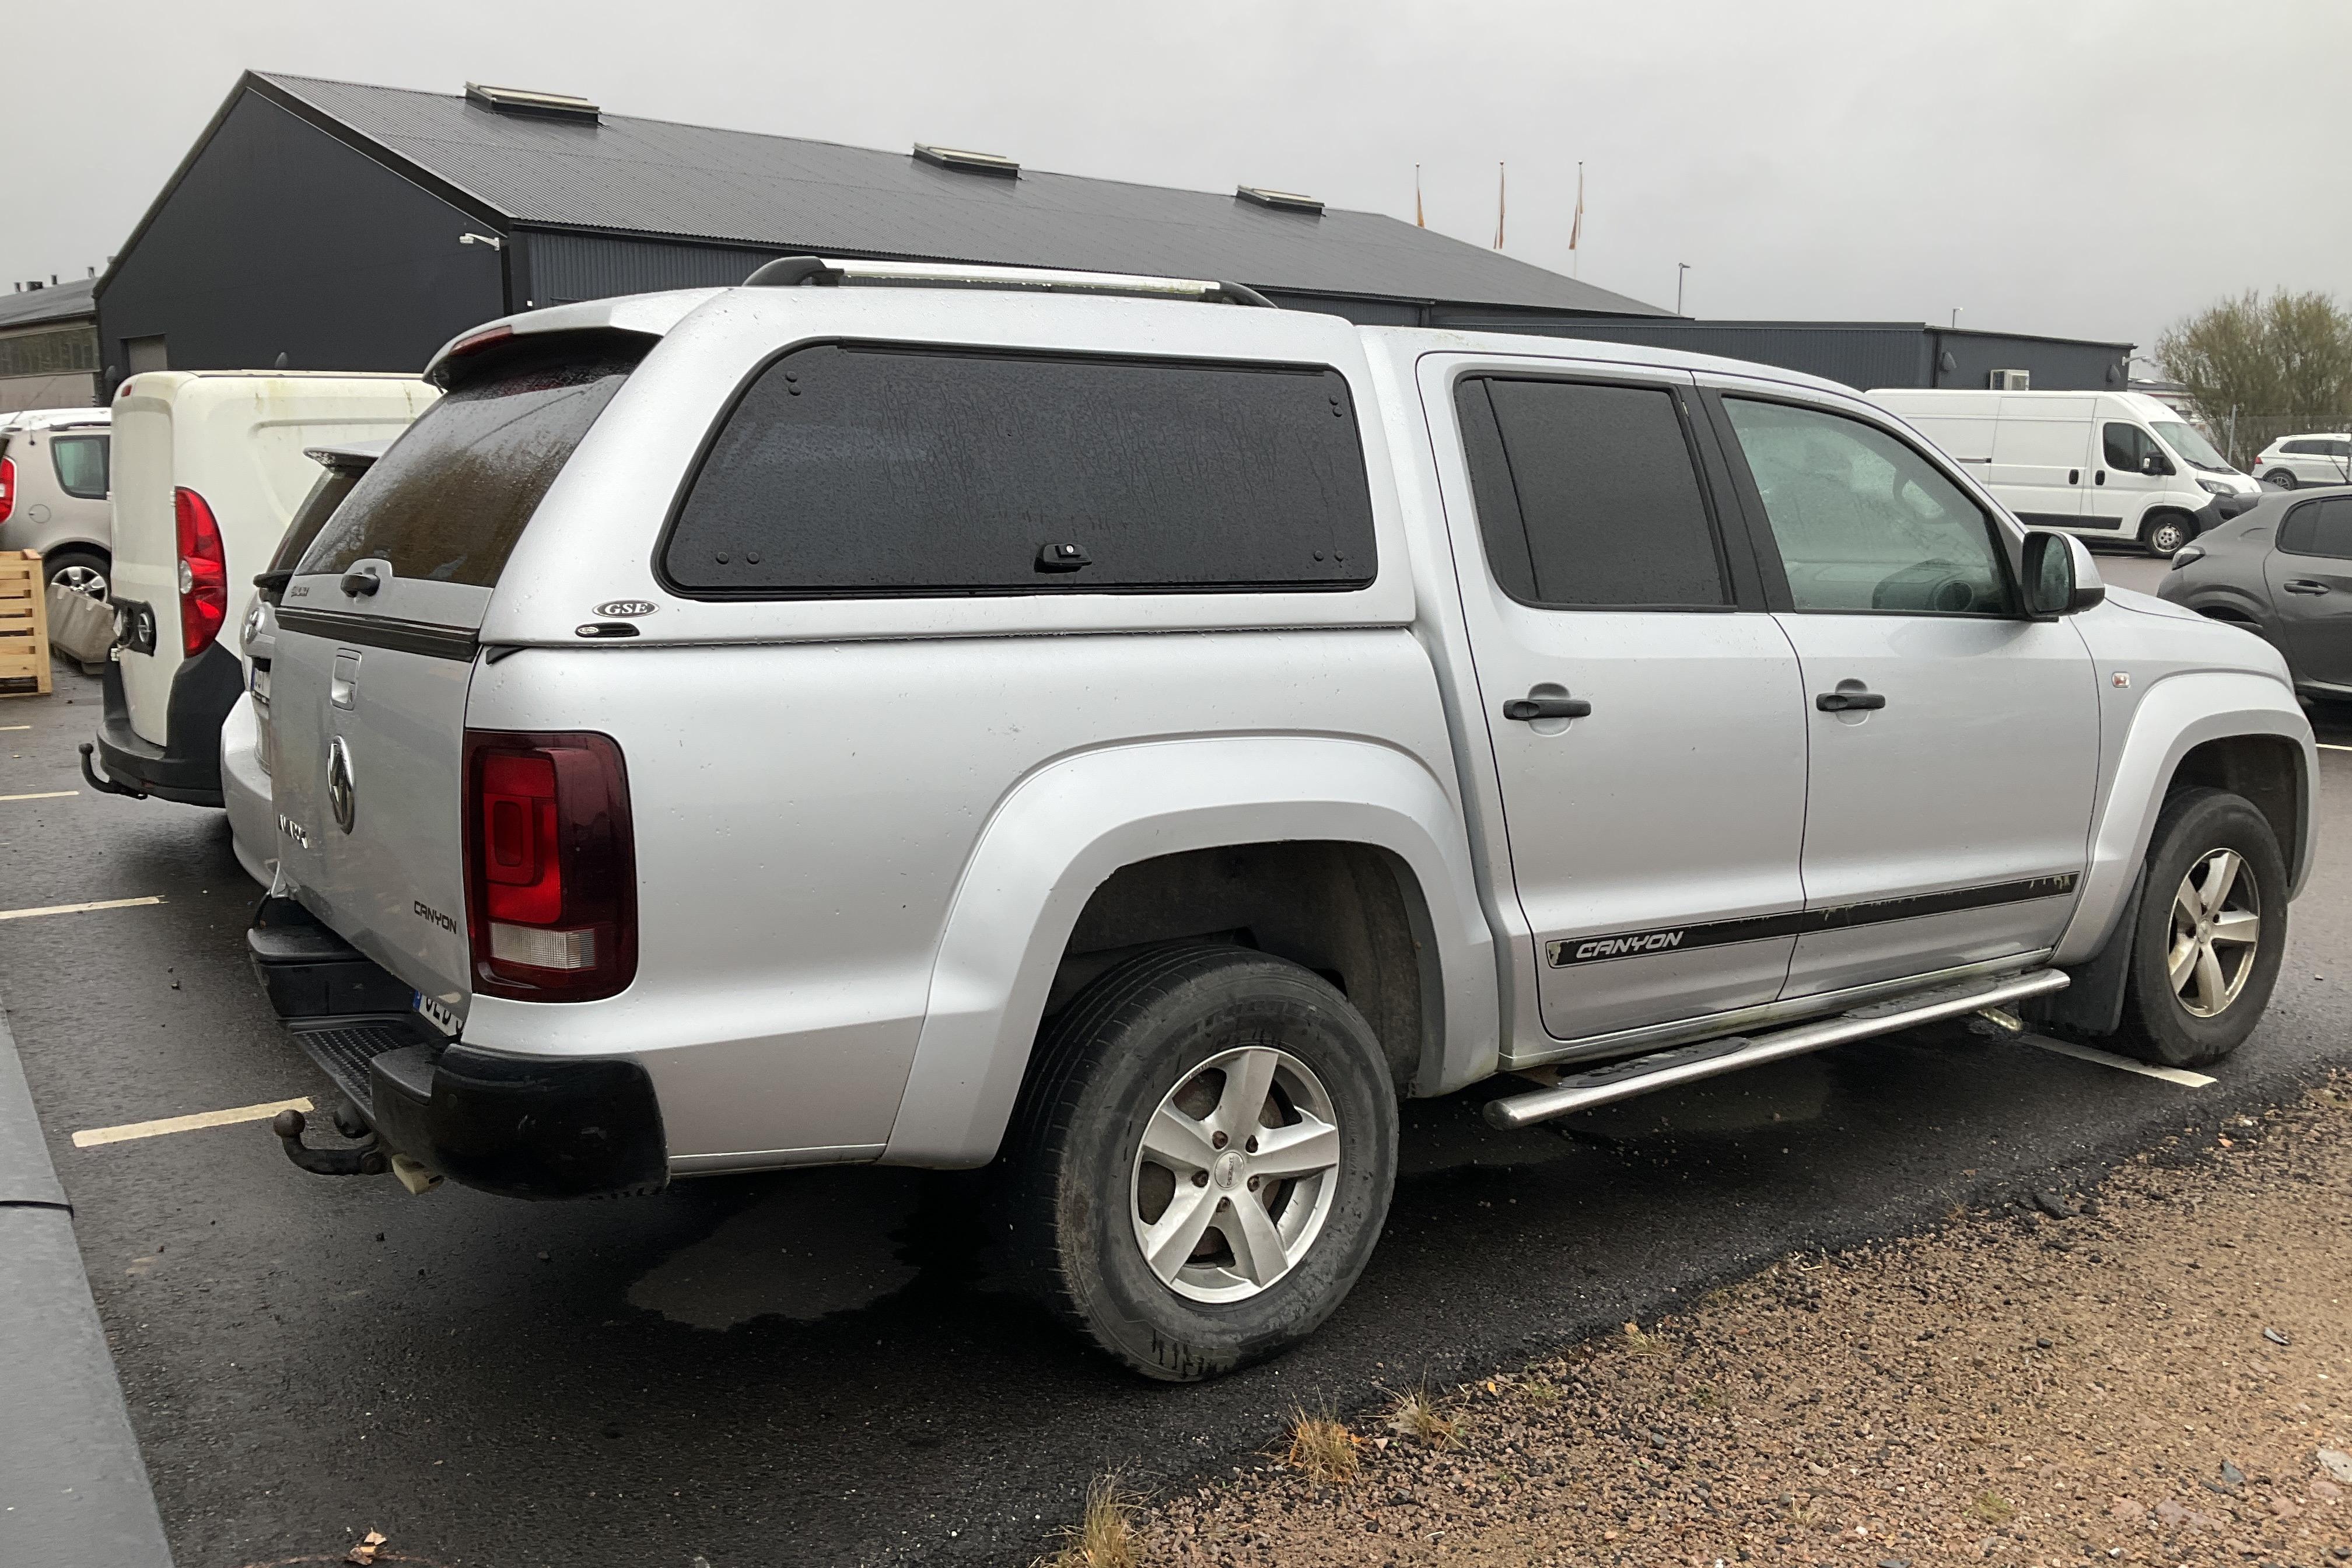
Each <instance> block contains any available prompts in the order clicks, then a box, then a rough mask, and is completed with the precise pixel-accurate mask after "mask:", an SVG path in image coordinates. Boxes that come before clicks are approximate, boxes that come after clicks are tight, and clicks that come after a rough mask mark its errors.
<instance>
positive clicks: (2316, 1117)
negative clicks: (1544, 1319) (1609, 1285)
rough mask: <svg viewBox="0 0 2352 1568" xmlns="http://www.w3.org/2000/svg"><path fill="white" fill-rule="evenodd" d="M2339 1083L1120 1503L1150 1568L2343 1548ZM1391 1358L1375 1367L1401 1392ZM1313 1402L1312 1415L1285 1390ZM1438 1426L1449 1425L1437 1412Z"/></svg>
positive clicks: (2345, 1320)
mask: <svg viewBox="0 0 2352 1568" xmlns="http://www.w3.org/2000/svg"><path fill="white" fill-rule="evenodd" d="M2347 1302H2352V1079H2342V1078H2339V1079H2337V1080H2336V1083H2335V1086H2334V1087H2333V1088H2331V1089H2322V1090H2318V1091H2316V1092H2315V1093H2314V1094H2313V1095H2311V1096H2310V1097H2309V1098H2307V1099H2305V1100H2300V1101H2298V1102H2296V1103H2294V1104H2292V1105H2289V1106H2285V1107H2283V1108H2280V1109H2276V1110H2271V1111H2269V1112H2267V1113H2265V1114H2264V1116H2263V1118H2262V1119H2261V1120H2259V1121H2256V1120H2253V1119H2251V1118H2241V1119H2238V1120H2237V1121H2236V1122H2235V1124H2234V1125H2232V1126H2231V1127H2230V1128H2228V1129H2226V1130H2225V1132H2224V1135H2223V1136H2221V1138H2220V1139H2219V1140H2218V1146H2216V1145H2210V1144H2209V1145H2205V1146H2201V1147H2197V1148H2193V1149H2192V1148H2189V1147H2185V1146H2180V1145H2170V1146H2167V1147H2164V1148H2160V1149H2157V1150H2154V1151H2151V1152H2147V1153H2145V1154H2142V1155H2140V1156H2139V1157H2137V1159H2136V1160H2134V1161H2132V1162H2130V1163H2126V1165H2124V1166H2123V1167H2121V1168H2120V1169H2119V1170H2118V1171H2116V1173H2115V1174H2114V1175H2113V1176H2111V1177H2110V1178H2109V1179H2108V1180H2107V1181H2106V1183H2105V1184H2104V1185H2103V1186H2101V1187H2100V1188H2099V1189H2098V1190H2096V1191H2095V1192H2093V1193H2088V1194H2069V1193H2063V1192H2053V1191H2047V1190H2044V1191H2040V1192H2034V1193H2021V1194H2017V1196H2016V1198H2015V1199H2013V1200H2012V1201H2011V1202H2009V1203H2007V1204H2005V1205H2002V1206H2001V1207H2000V1208H1998V1209H1995V1210H1993V1211H1991V1212H1986V1211H1982V1210H1979V1211H1974V1212H1961V1211H1955V1212H1954V1213H1953V1214H1952V1215H1950V1216H1949V1219H1948V1222H1947V1223H1946V1224H1945V1225H1944V1226H1941V1227H1939V1228H1938V1229H1937V1231H1936V1232H1934V1233H1933V1234H1930V1235H1927V1236H1922V1237H1915V1238H1912V1239H1909V1240H1905V1241H1901V1242H1896V1243H1891V1244H1888V1245H1886V1246H1884V1247H1876V1248H1872V1249H1866V1250H1862V1251H1857V1252H1853V1253H1846V1254H1840V1255H1835V1256H1829V1257H1822V1256H1820V1255H1814V1256H1811V1257H1799V1258H1786V1259H1783V1260H1782V1261H1781V1262H1780V1263H1778V1264H1776V1265H1775V1266H1773V1267H1772V1268H1768V1269H1766V1270H1765V1271H1764V1272H1763V1273H1761V1274H1759V1275H1758V1276H1756V1277H1754V1278H1752V1279H1748V1280H1746V1281H1744V1282H1742V1283H1740V1284H1738V1285H1736V1286H1733V1287H1731V1288H1729V1289H1725V1290H1723V1291H1720V1292H1717V1294H1715V1295H1714V1296H1711V1297H1709V1298H1708V1299H1706V1300H1704V1301H1702V1302H1700V1303H1698V1304H1697V1305H1696V1309H1695V1310H1692V1311H1691V1312H1689V1313H1688V1314H1686V1315H1684V1316H1680V1317H1671V1318H1667V1319H1665V1320H1663V1321H1659V1322H1656V1323H1653V1324H1647V1325H1643V1326H1640V1327H1636V1326H1634V1325H1632V1324H1629V1325H1627V1326H1626V1328H1625V1330H1624V1331H1622V1333H1619V1334H1615V1335H1611V1336H1608V1337H1606V1338H1605V1339H1603V1340H1601V1341H1599V1342H1591V1343H1588V1344H1586V1345H1584V1346H1582V1347H1580V1349H1579V1350H1577V1351H1576V1352H1572V1353H1570V1355H1568V1356H1566V1357H1564V1358H1561V1359H1558V1360H1554V1361H1551V1362H1548V1363H1541V1364H1538V1365H1536V1366H1533V1367H1530V1368H1528V1369H1527V1370H1526V1371H1525V1372H1524V1373H1521V1374H1519V1375H1517V1376H1514V1377H1510V1378H1503V1379H1496V1380H1494V1381H1490V1382H1483V1383H1480V1384H1475V1385H1472V1386H1470V1387H1467V1388H1459V1389H1452V1390H1447V1391H1444V1392H1443V1393H1438V1394H1433V1400H1434V1406H1433V1409H1432V1410H1430V1411H1428V1413H1427V1414H1428V1415H1429V1416H1432V1417H1433V1418H1434V1419H1433V1420H1432V1419H1424V1420H1423V1422H1422V1423H1421V1424H1420V1425H1421V1428H1422V1432H1421V1435H1420V1436H1414V1435H1411V1434H1410V1433H1408V1432H1407V1431H1405V1430H1403V1429H1402V1427H1404V1426H1410V1425H1412V1424H1411V1423H1409V1422H1408V1423H1397V1424H1394V1425H1392V1424H1391V1417H1390V1415H1388V1414H1387V1413H1382V1412H1372V1413H1370V1414H1361V1415H1356V1416H1355V1417H1354V1418H1353V1419H1352V1421H1351V1422H1350V1424H1349V1426H1350V1428H1351V1432H1352V1434H1353V1435H1352V1436H1350V1437H1349V1438H1346V1439H1342V1440H1341V1442H1340V1444H1339V1453H1338V1458H1339V1463H1340V1464H1341V1466H1342V1468H1345V1467H1346V1466H1347V1465H1348V1464H1349V1463H1351V1462H1352V1464H1353V1466H1354V1468H1355V1469H1356V1474H1355V1475H1354V1476H1353V1477H1352V1478H1351V1479H1344V1480H1328V1479H1317V1478H1316V1477H1315V1476H1312V1475H1310V1474H1308V1473H1307V1472H1305V1471H1303V1470H1302V1469H1300V1468H1297V1467H1296V1466H1294V1465H1291V1464H1288V1463H1285V1462H1282V1461H1279V1460H1276V1459H1274V1458H1269V1459H1267V1460H1266V1461H1265V1463H1264V1464H1263V1465H1262V1466H1260V1467H1258V1468H1255V1469H1254V1470H1250V1471H1246V1472H1244V1473H1241V1474H1239V1475H1238V1476H1237V1478H1236V1479H1234V1480H1232V1481H1230V1482H1228V1483H1226V1484H1224V1485H1222V1486H1217V1487H1210V1488H1203V1489H1199V1490H1196V1491H1192V1492H1188V1493H1185V1494H1181V1495H1179V1496H1176V1497H1173V1498H1166V1499H1162V1500H1160V1501H1159V1502H1158V1503H1157V1504H1156V1505H1155V1506H1152V1507H1150V1508H1148V1509H1146V1510H1143V1511H1142V1512H1141V1513H1140V1514H1139V1516H1138V1517H1137V1518H1136V1519H1135V1521H1134V1523H1135V1527H1136V1528H1135V1535H1134V1544H1135V1547H1136V1549H1137V1550H1136V1555H1137V1557H1138V1558H1139V1560H1140V1562H1141V1563H1144V1564H1147V1565H1149V1568H1173V1565H1177V1564H1183V1565H1188V1568H1190V1565H1206V1564H1219V1565H1223V1564H1234V1565H1237V1568H1239V1565H1255V1564H1275V1563H1280V1564H1285V1565H1286V1568H1297V1565H1298V1564H1305V1563H1316V1564H1322V1563H1331V1564H1390V1563H1441V1562H1442V1563H1510V1564H1536V1563H1560V1564H1577V1565H1585V1564H1618V1563H1639V1564H1644V1565H1647V1564H1664V1563H1689V1564H1698V1565H1700V1568H1712V1565H1714V1564H1717V1563H1724V1564H1729V1563H1748V1562H1754V1563H1853V1564H1861V1565H1863V1568H1895V1565H1902V1564H1918V1565H1921V1568H1924V1565H1926V1564H1930V1563H1979V1562H1984V1561H1988V1560H1990V1561H1991V1562H1993V1563H2000V1564H2011V1563H2016V1564H2028V1563H2051V1564H2056V1563H2069V1564H2080V1563H2086V1562H2092V1561H2098V1562H2125V1563H2165V1564H2221V1563H2232V1564H2235V1563H2253V1564H2276V1565H2282V1568H2284V1565H2295V1568H2321V1565H2323V1564H2333V1563H2339V1562H2352V1458H2347V1454H2352V1310H2347ZM1411 1375H1412V1374H1411V1372H1410V1369H1401V1370H1400V1373H1399V1375H1398V1382H1397V1384H1395V1386H1396V1388H1397V1390H1398V1392H1399V1393H1400V1394H1405V1393H1410V1392H1412V1390H1411V1388H1410V1380H1411ZM1309 1414H1316V1413H1309ZM1449 1424H1450V1427H1451V1430H1450V1431H1449V1430H1448V1426H1449Z"/></svg>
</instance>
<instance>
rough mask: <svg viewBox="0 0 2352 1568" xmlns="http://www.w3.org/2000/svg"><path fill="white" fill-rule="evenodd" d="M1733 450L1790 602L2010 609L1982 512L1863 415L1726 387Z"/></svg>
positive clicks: (1917, 609)
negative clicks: (1751, 481)
mask: <svg viewBox="0 0 2352 1568" xmlns="http://www.w3.org/2000/svg"><path fill="white" fill-rule="evenodd" d="M1724 406H1725V408H1726V410H1727V412H1728V413H1729V414H1730V416H1731V424H1732V428H1733V429H1734V430H1735V431H1736V432H1737V433H1738V438H1739V447H1740V450H1741V451H1742V452H1743V453H1745V454H1746V456H1747V458H1748V468H1749V470H1750V472H1751V473H1752V474H1753V475H1754V477H1755V480H1756V488H1757V489H1758V490H1759V492H1760V493H1761V496H1762V498H1763V502H1764V515H1765V518H1766V520H1767V521H1769V524H1770V525H1771V530H1772V537H1773V540H1774V542H1776V543H1777V544H1778V545H1779V546H1780V560H1781V563H1782V564H1783V566H1784V567H1785V568H1786V569H1787V572H1788V577H1789V594H1790V599H1791V601H1792V603H1793V604H1794V606H1795V607H1796V608H1797V609H1800V610H1815V611H1819V610H1849V611H1854V610H1858V611H1878V612H1882V613H1885V612H1894V613H1898V614H1912V615H1922V614H1924V615H1958V616H2005V615H2009V614H2011V613H2012V607H2013V600H2012V597H2011V590H2010V586H2009V574H2008V571H2007V569H2006V567H2005V566H2004V565H2003V564H2002V562H2001V559H2000V551H1999V550H1998V548H1997V547H1996V545H1995V543H1994V535H1993V524H1992V520H1991V519H1990V518H1989V517H1987V516H1986V515H1985V513H1984V511H1983V510H1982V509H1981V508H1979V506H1978V505H1977V504H1976V503H1975V502H1974V501H1972V500H1969V497H1968V495H1967V494H1966V492H1964V491H1963V490H1961V489H1960V488H1959V487H1958V485H1956V484H1954V483H1953V482H1952V481H1951V480H1950V479H1947V478H1945V477H1944V475H1943V474H1942V473H1941V472H1940V471H1938V470H1937V468H1936V466H1935V465H1934V464H1932V463H1930V462H1929V461H1928V460H1927V458H1924V457H1922V456H1921V455H1920V454H1919V453H1918V452H1917V451H1916V450H1915V449H1913V448H1912V447H1909V446H1907V445H1906V444H1905V443H1904V442H1902V441H1900V440H1897V439H1896V438H1895V437H1894V436H1892V435H1890V434H1888V433H1887V432H1886V431H1885V430H1882V429H1880V428H1879V427H1878V426H1874V425H1869V424H1865V423H1864V422H1863V421H1862V420H1859V419H1848V418H1845V417H1843V416H1840V415H1835V414H1830V413H1826V412H1823V411H1822V410H1820V409H1816V408H1799V407H1794V406H1791V405H1788V404H1783V403H1765V402H1761V401H1758V400H1755V399H1750V398H1744V397H1730V398H1726V399H1725V400H1724Z"/></svg>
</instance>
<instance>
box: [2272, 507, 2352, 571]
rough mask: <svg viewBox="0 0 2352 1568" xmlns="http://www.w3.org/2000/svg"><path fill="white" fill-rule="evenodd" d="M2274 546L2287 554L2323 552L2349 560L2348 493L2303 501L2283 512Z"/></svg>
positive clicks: (2351, 557) (2351, 548) (2351, 544)
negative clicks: (2283, 518)
mask: <svg viewBox="0 0 2352 1568" xmlns="http://www.w3.org/2000/svg"><path fill="white" fill-rule="evenodd" d="M2278 547H2279V548H2280V549H2281V550H2283V551H2284V552H2286V553H2288V554H2289V555H2324V556H2328V557H2331V558H2333V559H2335V560H2337V561H2352V496H2335V497H2331V498H2330V499H2328V500H2315V501H2305V502H2304V503H2303V505H2301V506H2299V507H2297V508H2295V509H2294V510H2293V511H2292V512H2289V513H2288V514H2287V520H2286V521H2285V522H2284V523H2283V524H2281V525H2280V527H2279V532H2278Z"/></svg>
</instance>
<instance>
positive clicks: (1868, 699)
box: [1813, 691, 1886, 713]
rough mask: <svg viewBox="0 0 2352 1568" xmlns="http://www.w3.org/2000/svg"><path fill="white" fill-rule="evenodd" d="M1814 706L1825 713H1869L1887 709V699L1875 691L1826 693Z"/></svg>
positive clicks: (1816, 700) (1815, 701)
mask: <svg viewBox="0 0 2352 1568" xmlns="http://www.w3.org/2000/svg"><path fill="white" fill-rule="evenodd" d="M1813 706H1814V707H1816V708H1818V709H1820V710H1822V712H1824V713H1867V712H1874V711H1876V710H1878V709H1881V708H1884V707H1885V706H1886V699H1885V697H1883V696H1881V695H1879V694H1878V693H1877V692H1875V691H1824V692H1822V694H1821V695H1820V696H1819V697H1816V698H1814V699H1813Z"/></svg>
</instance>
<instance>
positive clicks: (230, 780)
mask: <svg viewBox="0 0 2352 1568" xmlns="http://www.w3.org/2000/svg"><path fill="white" fill-rule="evenodd" d="M220 782H221V804H222V805H225V806H226V807H227V808H228V833H229V847H230V848H231V849H232V850H234V851H235V852H236V863H237V864H238V865H240V866H242V867H244V868H245V874H246V875H247V876H248V877H251V878H252V879H254V880H255V881H257V882H258V883H260V884H261V885H262V886H263V887H265V888H267V887H268V886H269V885H270V883H271V881H272V880H273V879H275V877H276V874H277V871H278V816H277V812H276V809H275V805H274V803H273V801H272V799H271V792H270V787H269V774H268V773H267V772H265V771H263V769H262V766H261V726H260V721H259V720H258V718H257V715H256V714H255V713H254V710H253V694H252V693H251V692H240V693H238V695H237V700H236V704H235V705H234V706H233V707H231V708H230V709H229V710H228V718H227V719H226V721H224V722H223V723H222V725H221V744H220Z"/></svg>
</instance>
